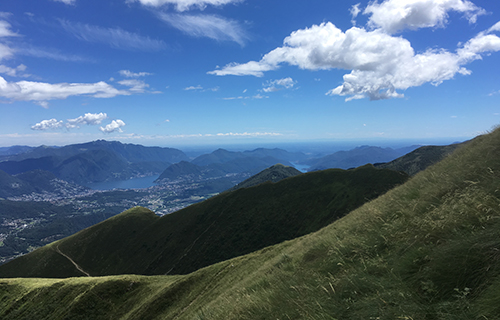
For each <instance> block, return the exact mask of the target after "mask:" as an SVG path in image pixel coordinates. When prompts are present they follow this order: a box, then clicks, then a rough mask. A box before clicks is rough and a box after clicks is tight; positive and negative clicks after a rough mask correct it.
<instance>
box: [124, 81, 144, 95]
mask: <svg viewBox="0 0 500 320" xmlns="http://www.w3.org/2000/svg"><path fill="white" fill-rule="evenodd" d="M118 83H119V84H121V85H122V86H126V87H130V88H129V89H128V90H129V91H130V92H132V93H143V92H145V91H146V88H148V87H149V84H147V83H145V82H144V81H142V80H138V79H129V80H122V81H118Z"/></svg>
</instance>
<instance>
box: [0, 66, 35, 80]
mask: <svg viewBox="0 0 500 320" xmlns="http://www.w3.org/2000/svg"><path fill="white" fill-rule="evenodd" d="M25 70H26V66H25V65H24V64H20V65H18V66H17V67H16V68H10V67H7V66H4V65H1V64H0V73H3V74H6V75H8V76H11V77H20V76H28V75H27V74H24V71H25Z"/></svg>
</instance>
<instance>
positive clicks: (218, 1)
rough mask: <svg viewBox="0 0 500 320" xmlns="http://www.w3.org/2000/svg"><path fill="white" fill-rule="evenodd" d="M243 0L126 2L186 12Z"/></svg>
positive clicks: (142, 0)
mask: <svg viewBox="0 0 500 320" xmlns="http://www.w3.org/2000/svg"><path fill="white" fill-rule="evenodd" d="M242 1H243V0H127V2H129V3H132V2H139V3H141V4H142V5H145V6H149V7H161V6H164V5H173V6H174V7H175V9H176V10H177V11H186V10H190V9H193V8H195V9H200V10H203V9H205V8H206V7H207V6H208V5H211V6H222V5H225V4H229V3H238V2H242Z"/></svg>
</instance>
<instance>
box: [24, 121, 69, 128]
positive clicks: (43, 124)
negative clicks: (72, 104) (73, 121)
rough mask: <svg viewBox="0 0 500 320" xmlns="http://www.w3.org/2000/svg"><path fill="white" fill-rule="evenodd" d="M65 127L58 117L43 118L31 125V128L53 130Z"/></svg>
mask: <svg viewBox="0 0 500 320" xmlns="http://www.w3.org/2000/svg"><path fill="white" fill-rule="evenodd" d="M62 127H63V121H62V120H61V121H58V120H57V119H50V120H42V121H40V122H39V123H37V124H35V125H34V126H32V127H31V130H51V129H59V128H62Z"/></svg>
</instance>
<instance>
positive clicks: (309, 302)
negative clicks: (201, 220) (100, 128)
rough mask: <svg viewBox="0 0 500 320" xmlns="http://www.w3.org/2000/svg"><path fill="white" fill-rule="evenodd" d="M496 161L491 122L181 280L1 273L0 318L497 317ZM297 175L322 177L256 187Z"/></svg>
mask: <svg viewBox="0 0 500 320" xmlns="http://www.w3.org/2000/svg"><path fill="white" fill-rule="evenodd" d="M499 159H500V130H498V129H497V130H495V131H494V132H492V133H490V134H488V135H484V136H480V137H478V138H476V139H474V140H472V141H471V142H470V143H467V144H466V145H464V146H461V147H459V148H457V149H456V150H455V152H453V153H452V154H451V155H450V156H448V157H446V158H445V159H444V160H442V161H441V162H439V163H438V164H436V165H433V166H431V167H429V168H427V169H426V170H424V171H422V172H420V173H418V174H416V175H415V176H414V177H412V178H411V179H410V180H409V181H407V182H406V183H405V184H403V185H401V186H399V187H396V188H394V189H392V190H390V191H389V192H387V193H385V194H384V195H382V196H380V197H378V198H377V199H375V200H373V201H370V202H369V203H366V204H364V205H363V206H361V207H360V208H358V209H356V210H353V211H352V212H350V213H349V214H347V215H346V216H344V217H343V218H341V219H339V220H336V221H335V222H333V223H331V224H330V225H328V226H327V227H324V228H322V229H321V230H319V231H317V232H314V233H310V234H307V235H305V236H303V237H300V238H297V239H294V240H291V241H285V242H282V243H280V244H277V245H274V246H270V247H266V248H264V249H261V250H258V251H255V252H252V253H250V254H247V255H244V256H239V257H236V258H233V259H230V260H226V261H222V262H220V263H216V264H213V265H210V266H208V267H206V268H202V269H199V270H197V271H195V272H193V273H190V274H187V275H175V276H155V277H144V276H137V275H117V276H108V277H98V278H95V277H86V276H82V277H78V278H69V279H27V278H24V279H2V280H0V317H2V319H33V318H36V319H69V318H78V319H252V320H253V319H343V320H350V319H353V320H354V319H413V320H420V319H422V320H423V319H453V320H470V319H498V318H499V314H500V254H499V250H500V240H499V237H498V234H499V233H500V199H499V190H500V161H499ZM302 176H304V177H308V178H310V179H311V181H308V183H309V184H310V185H311V184H314V182H313V181H315V183H317V184H321V183H323V184H324V183H325V180H321V179H317V178H319V176H314V175H309V174H308V175H301V176H297V177H295V178H290V179H285V180H283V181H281V182H279V183H276V184H265V185H263V186H266V187H269V186H278V185H280V184H285V183H289V182H290V181H293V180H295V179H298V178H299V177H302ZM260 188H261V187H254V188H248V189H240V190H238V191H236V192H234V193H229V194H228V195H224V196H225V197H229V195H235V194H236V195H237V194H240V193H244V192H249V191H254V190H259V189H260ZM326 189H328V188H326ZM263 190H264V189H263ZM283 190H286V193H288V192H289V191H290V189H287V188H284V189H283ZM320 190H321V188H320ZM266 191H267V190H266ZM329 191H330V194H329V197H330V199H331V198H332V197H335V192H333V190H331V189H330V190H329ZM325 194H326V193H325ZM308 196H309V197H307V199H308V201H307V202H308V204H309V205H310V206H311V208H312V207H314V211H316V210H317V208H320V207H325V204H320V203H318V204H317V206H315V203H316V201H315V199H316V198H312V197H311V195H310V194H309V195H308ZM219 199H222V198H219ZM258 200H259V198H258V197H257V198H254V201H255V203H258ZM204 203H205V205H206V203H210V202H209V201H206V202H204ZM241 205H242V206H243V205H245V204H241ZM327 206H328V204H327V205H326V207H327ZM135 210H138V209H135ZM323 210H326V209H323ZM326 211H327V210H326ZM151 214H152V213H151ZM151 214H150V213H145V216H147V217H149V216H150V215H151ZM120 218H121V217H117V219H120ZM148 219H149V218H148ZM158 221H159V220H158ZM198 236H200V233H198ZM60 244H61V246H60V247H62V242H61V243H60ZM54 245H56V244H53V246H54ZM64 249H66V250H69V249H70V248H69V247H68V248H62V250H63V251H64V252H65V253H66V254H68V255H70V256H71V254H69V253H68V252H66V251H65V250H64ZM143 250H146V251H147V250H148V249H147V248H144V249H143ZM74 253H75V254H77V251H76V249H75V251H74ZM72 258H73V259H74V260H75V261H76V262H77V263H79V262H78V259H77V257H76V255H75V256H72ZM64 260H67V259H66V258H64V257H63V256H61V263H62V261H64ZM130 263H133V262H132V261H130ZM85 267H86V266H84V267H83V269H85V270H86V272H89V271H88V270H87V269H86V268H85ZM73 268H74V266H73ZM89 273H90V274H91V275H92V272H89Z"/></svg>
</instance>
